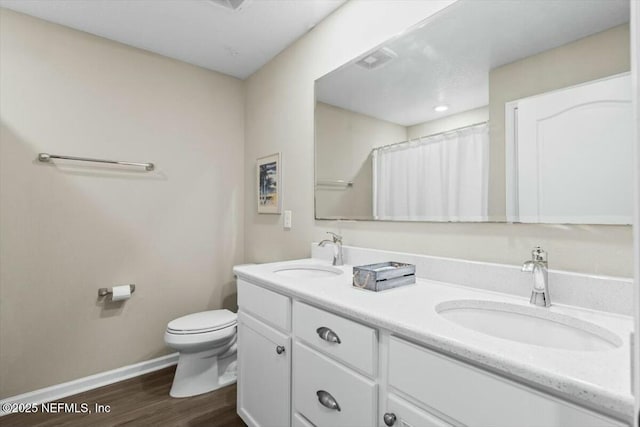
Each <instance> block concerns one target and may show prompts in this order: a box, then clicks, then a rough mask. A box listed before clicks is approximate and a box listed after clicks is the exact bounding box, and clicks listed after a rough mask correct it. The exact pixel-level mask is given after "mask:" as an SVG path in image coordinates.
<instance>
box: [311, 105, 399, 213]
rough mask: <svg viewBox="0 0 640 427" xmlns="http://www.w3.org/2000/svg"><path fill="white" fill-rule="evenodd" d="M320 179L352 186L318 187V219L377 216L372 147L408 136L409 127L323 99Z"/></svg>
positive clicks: (317, 132)
mask: <svg viewBox="0 0 640 427" xmlns="http://www.w3.org/2000/svg"><path fill="white" fill-rule="evenodd" d="M315 120H316V128H315V137H316V178H317V179H318V181H322V180H327V179H333V180H335V179H341V180H345V181H352V182H353V186H352V187H346V188H343V187H331V186H322V185H320V186H318V188H317V189H316V193H315V197H316V216H317V217H318V218H359V219H372V218H373V188H372V181H373V175H372V164H371V150H372V149H373V148H375V147H380V146H382V145H386V144H393V143H395V142H402V141H405V140H406V139H407V128H406V127H404V126H401V125H398V124H395V123H391V122H386V121H384V120H379V119H376V118H374V117H371V116H366V115H364V114H358V113H354V112H353V111H348V110H345V109H343V108H338V107H335V106H333V105H329V104H325V103H322V102H318V103H316V112H315Z"/></svg>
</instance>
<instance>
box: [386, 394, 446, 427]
mask: <svg viewBox="0 0 640 427" xmlns="http://www.w3.org/2000/svg"><path fill="white" fill-rule="evenodd" d="M386 413H388V414H393V416H395V419H396V421H395V423H394V424H393V426H394V427H453V424H449V423H447V422H445V421H443V420H441V419H440V418H438V417H436V416H434V415H432V414H430V413H428V412H426V411H423V410H422V409H420V408H418V407H416V406H414V405H412V404H410V403H409V402H407V401H406V400H404V399H401V398H399V397H398V396H395V395H393V394H391V395H389V397H388V398H387V412H386Z"/></svg>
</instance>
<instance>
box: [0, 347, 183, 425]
mask: <svg viewBox="0 0 640 427" xmlns="http://www.w3.org/2000/svg"><path fill="white" fill-rule="evenodd" d="M177 363H178V353H173V354H168V355H166V356H162V357H158V358H156V359H151V360H145V361H144V362H140V363H136V364H134V365H128V366H123V367H122V368H117V369H113V370H111V371H105V372H100V373H99V374H95V375H90V376H88V377H84V378H78V379H77V380H73V381H69V382H66V383H62V384H56V385H52V386H50V387H45V388H41V389H39V390H35V391H30V392H28V393H23V394H19V395H17V396H12V397H8V398H6V399H2V400H0V417H1V416H4V415H8V412H5V411H4V410H2V407H3V406H4V404H6V403H10V404H11V403H17V404H20V403H31V404H40V403H45V402H51V401H54V400H58V399H62V398H63V397H67V396H72V395H74V394H78V393H82V392H85V391H88V390H93V389H94V388H98V387H103V386H106V385H109V384H113V383H116V382H118V381H123V380H126V379H129V378H133V377H137V376H139V375H144V374H147V373H149V372H153V371H158V370H160V369H163V368H167V367H169V366H172V365H175V364H177Z"/></svg>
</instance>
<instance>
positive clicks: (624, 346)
mask: <svg viewBox="0 0 640 427" xmlns="http://www.w3.org/2000/svg"><path fill="white" fill-rule="evenodd" d="M345 249H346V254H345V264H347V265H343V266H332V265H331V256H330V254H329V256H328V257H327V253H329V251H327V250H326V249H325V248H317V247H315V248H314V258H311V259H305V260H297V261H289V262H281V263H271V264H261V265H248V266H239V267H236V268H235V273H236V275H237V277H238V305H239V316H238V318H239V328H238V334H239V346H238V347H239V356H238V363H239V377H238V413H239V414H240V416H241V417H242V418H243V420H244V421H245V422H246V423H247V424H248V425H249V426H290V425H291V426H306V427H308V426H327V427H336V426H357V427H365V426H381V427H382V426H385V425H386V426H413V427H418V426H437V427H443V426H462V425H469V426H473V425H477V426H496V427H498V426H509V427H512V426H516V425H517V426H536V427H540V426H559V427H570V426H576V427H578V426H579V427H587V426H598V427H600V426H626V425H629V422H630V421H629V420H630V419H631V417H632V411H633V398H632V395H631V386H630V382H631V381H630V376H631V375H630V359H631V358H630V346H629V340H630V338H629V337H630V333H631V331H632V329H633V324H632V318H631V317H630V316H627V315H625V313H620V312H619V311H621V310H620V309H619V307H617V308H615V309H614V310H611V311H614V312H611V311H602V310H594V309H593V308H594V307H593V306H592V307H589V302H586V303H585V302H584V300H580V301H579V303H578V304H579V305H582V307H577V306H572V305H569V304H566V303H565V302H564V301H559V302H558V303H556V301H554V303H553V305H551V306H550V307H544V306H537V305H534V304H531V303H530V301H529V294H526V293H521V291H520V289H522V283H524V282H525V281H526V283H528V284H532V283H533V282H532V279H531V276H530V275H525V274H524V273H521V272H520V269H517V272H516V270H515V269H514V268H512V267H510V266H500V265H495V264H483V263H471V262H464V261H458V260H446V259H441V258H440V259H439V258H431V257H422V256H415V255H410V254H400V253H387V252H382V251H371V250H366V249H358V248H345ZM383 259H386V260H393V261H402V262H414V263H415V264H416V266H417V276H418V279H417V281H416V284H414V285H409V286H404V287H401V288H396V289H391V290H388V291H383V292H371V291H366V290H361V289H357V288H354V287H353V286H352V268H353V265H360V264H364V263H366V261H370V262H380V261H381V260H383ZM447 263H448V264H449V265H448V266H447ZM447 268H449V269H452V271H453V270H455V272H456V273H455V274H452V275H451V277H452V280H451V281H452V282H457V283H445V281H443V280H442V278H440V277H438V276H439V275H442V274H443V271H444V270H446V269H447ZM515 274H518V275H519V276H516V275H515ZM483 275H485V276H487V277H485V278H484V279H488V280H490V279H489V277H490V276H493V277H495V280H505V279H507V280H508V279H509V277H514V278H517V279H516V280H519V281H520V282H519V284H517V283H514V286H513V288H514V290H515V292H513V293H511V292H496V290H500V291H502V289H500V288H493V289H487V288H485V289H483V288H482V287H481V286H479V285H478V284H477V283H476V282H481V281H482V280H484V279H483V278H482V276H483ZM550 275H551V277H550V280H551V284H550V286H549V287H550V289H551V290H550V293H551V295H552V297H553V295H554V287H553V286H554V279H557V282H558V286H559V287H560V286H561V284H563V283H565V282H567V283H568V282H572V283H573V285H571V286H577V287H579V289H580V291H579V292H581V293H584V292H586V293H588V294H591V295H593V296H594V298H598V299H599V301H593V304H602V303H603V302H602V301H603V300H604V301H605V302H606V300H607V299H608V298H610V299H611V300H615V299H617V298H619V297H621V296H623V294H624V292H626V290H627V286H626V285H629V286H628V289H629V290H630V288H631V287H630V284H629V283H626V282H625V281H624V280H617V279H610V280H612V283H610V284H609V285H610V286H609V287H608V290H605V291H604V293H603V294H601V295H600V296H599V297H598V296H597V295H596V292H593V290H594V289H595V288H594V286H596V287H597V286H598V284H596V283H595V282H597V281H598V280H601V282H602V283H599V284H605V282H606V281H607V280H609V279H606V278H593V277H591V278H589V277H587V276H585V277H583V276H580V275H571V274H570V273H566V275H565V273H562V272H552V273H551V274H550ZM563 275H564V276H566V277H563ZM520 276H522V279H520ZM460 277H469V279H468V280H464V279H460ZM456 278H457V280H456ZM434 279H435V280H434ZM523 279H524V281H523ZM581 280H587V281H589V280H590V282H589V283H587V282H585V283H575V282H580V281H581ZM594 281H595V282H594ZM460 282H463V283H460ZM466 282H468V283H466ZM571 286H564V288H565V289H560V288H559V289H558V297H559V299H560V300H563V299H567V296H566V295H568V294H567V289H566V288H570V287H571ZM529 288H530V287H529ZM576 289H578V288H576ZM607 292H613V293H616V294H617V295H609V294H607ZM570 293H571V292H569V294H570ZM518 294H520V295H518ZM603 295H604V296H603ZM582 296H583V299H584V295H582ZM587 299H588V297H587ZM585 306H587V308H585ZM595 308H601V307H599V306H598V307H595ZM615 311H618V312H615ZM622 311H623V310H622Z"/></svg>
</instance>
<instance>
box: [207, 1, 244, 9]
mask: <svg viewBox="0 0 640 427" xmlns="http://www.w3.org/2000/svg"><path fill="white" fill-rule="evenodd" d="M209 2H211V3H213V4H215V5H217V6H222V7H224V8H225V9H229V10H233V11H237V10H240V9H242V8H244V7H245V6H246V4H247V3H249V0H209Z"/></svg>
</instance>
